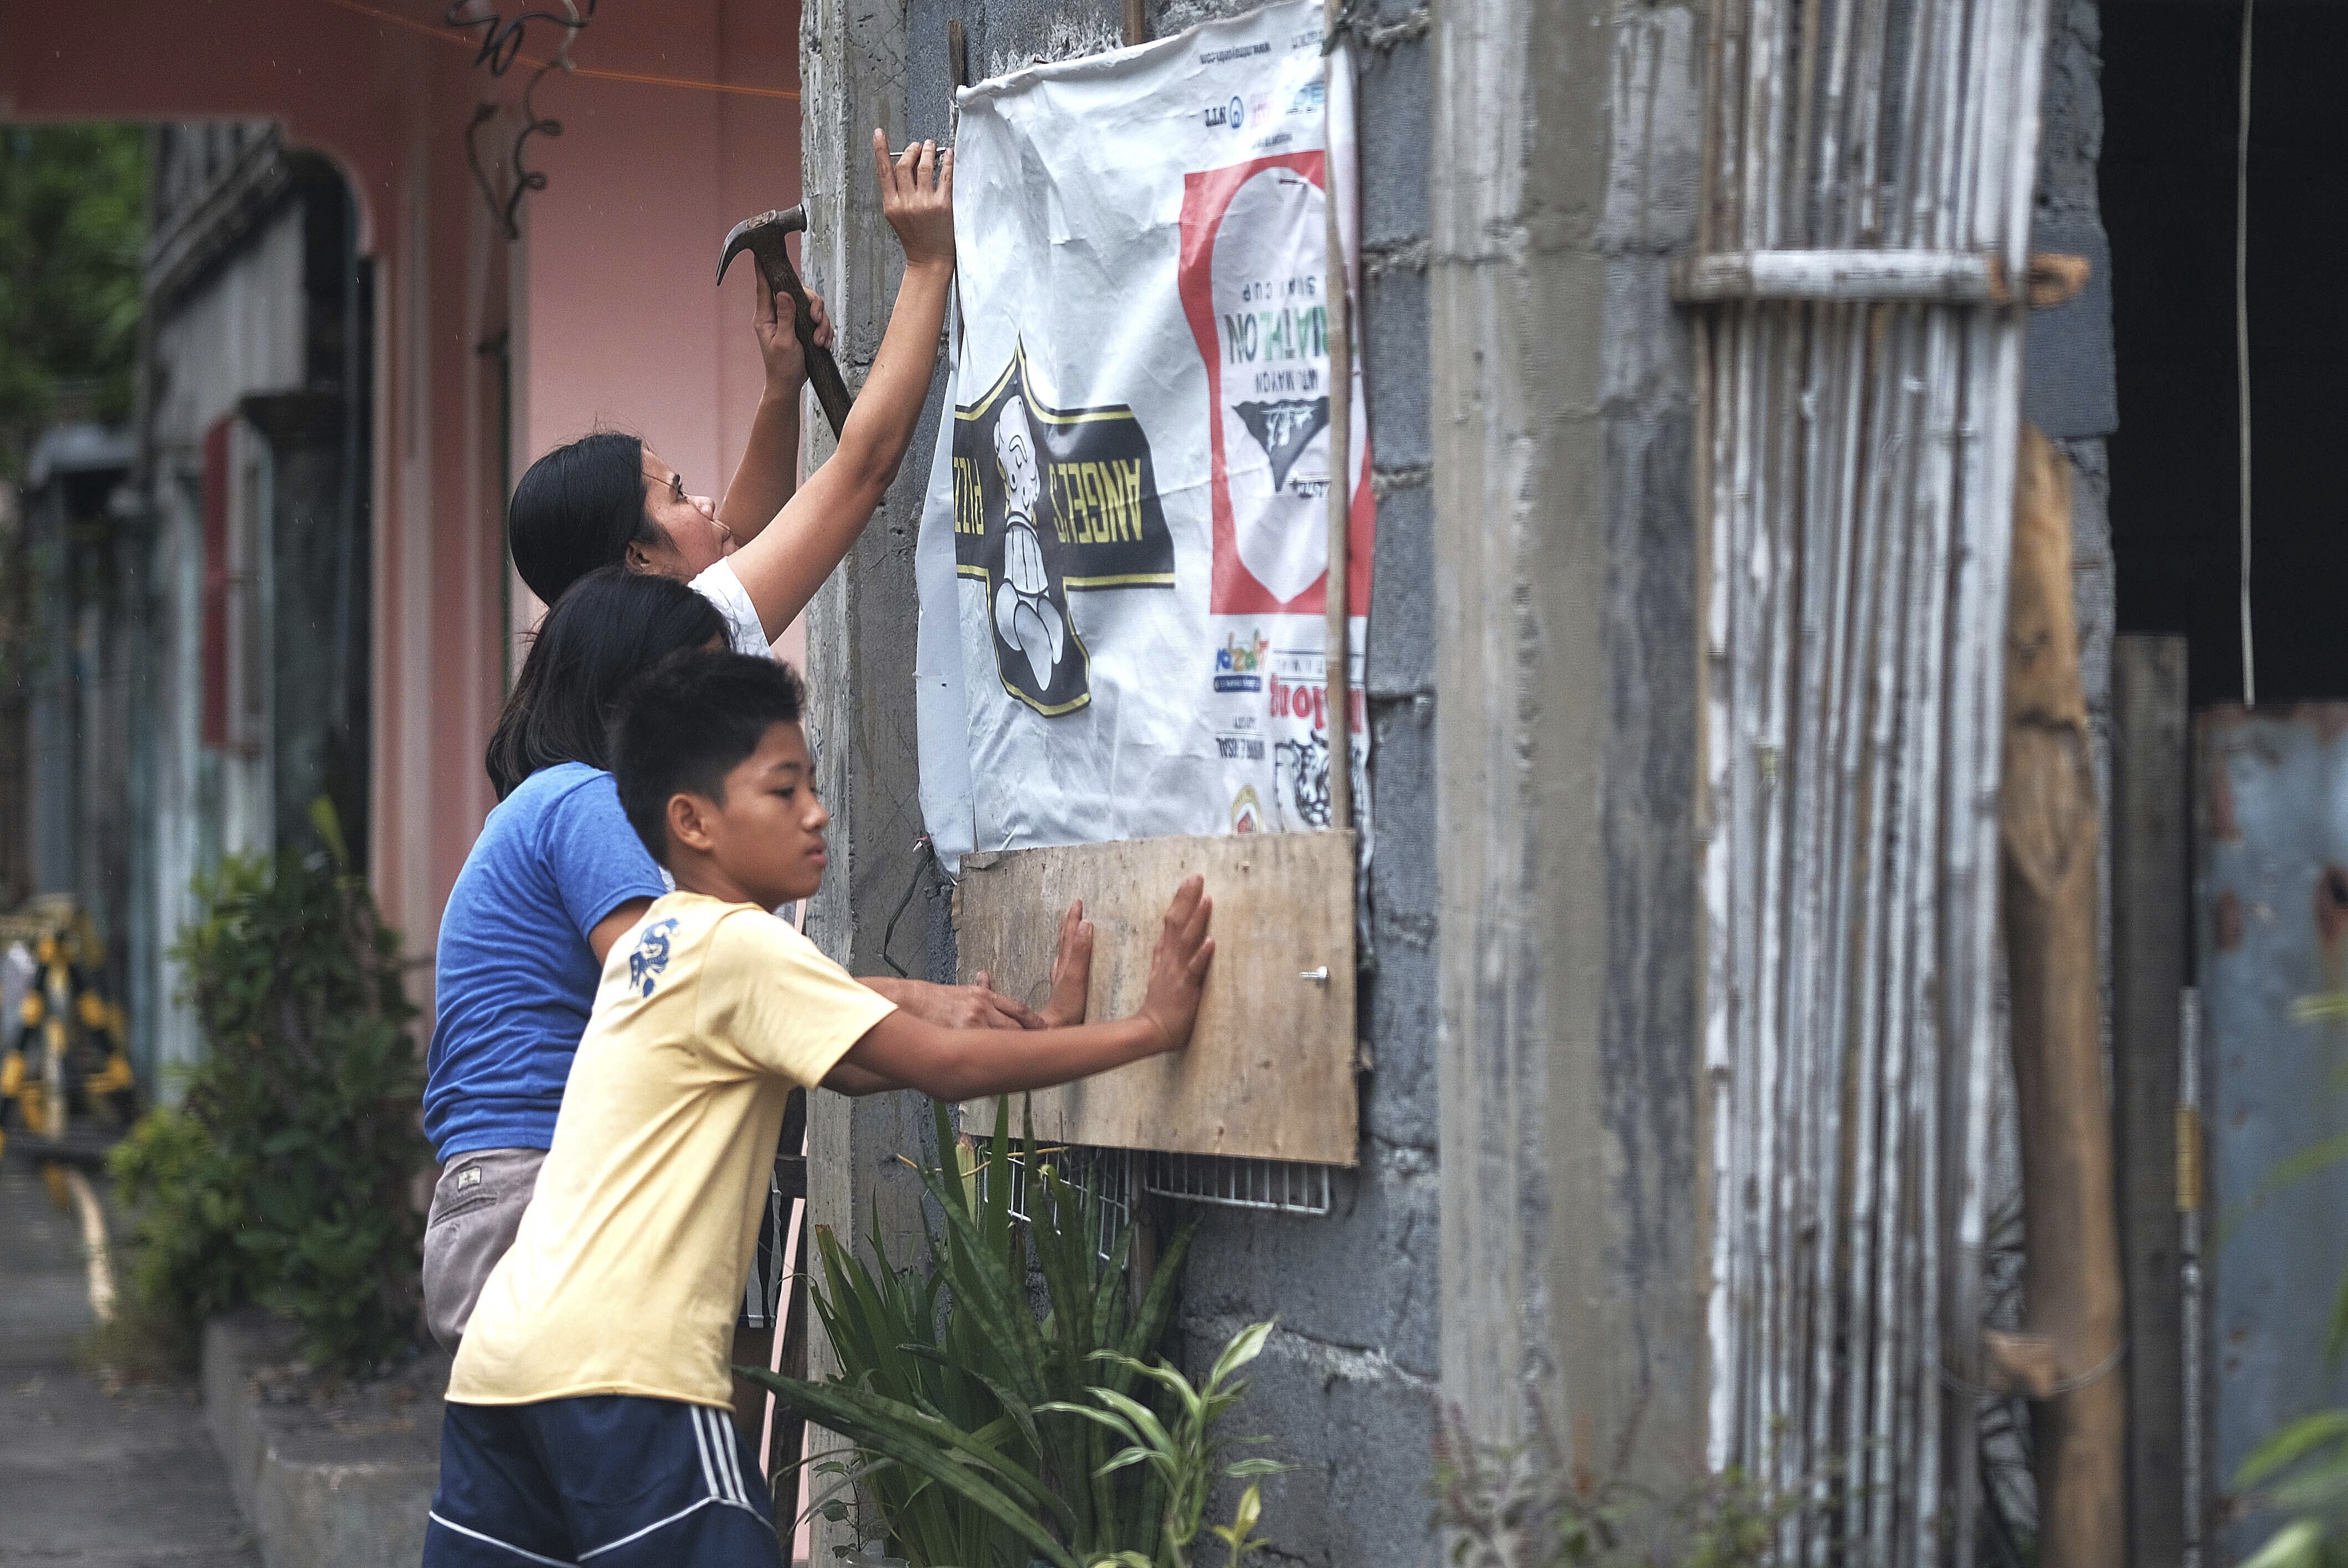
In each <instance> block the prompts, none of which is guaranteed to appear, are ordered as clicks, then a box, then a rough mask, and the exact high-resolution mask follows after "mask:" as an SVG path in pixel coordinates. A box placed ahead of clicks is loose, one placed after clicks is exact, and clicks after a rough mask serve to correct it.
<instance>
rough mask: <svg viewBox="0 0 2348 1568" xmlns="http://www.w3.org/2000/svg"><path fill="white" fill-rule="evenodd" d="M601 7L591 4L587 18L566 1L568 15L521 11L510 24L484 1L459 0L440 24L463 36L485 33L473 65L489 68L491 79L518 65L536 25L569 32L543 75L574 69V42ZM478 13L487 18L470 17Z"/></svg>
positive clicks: (590, 0)
mask: <svg viewBox="0 0 2348 1568" xmlns="http://www.w3.org/2000/svg"><path fill="white" fill-rule="evenodd" d="M598 3H599V0H587V14H586V15H584V16H582V15H580V14H579V7H578V6H576V5H572V4H571V3H570V0H564V3H563V7H562V8H563V11H564V12H565V13H567V15H556V14H555V13H553V12H551V11H521V12H518V13H516V14H515V15H514V19H513V20H512V21H510V22H509V21H507V20H506V19H505V18H504V17H502V16H500V15H498V14H497V13H496V12H495V11H489V10H487V8H486V7H485V6H483V5H482V4H481V0H455V4H453V5H450V6H449V7H448V12H447V13H446V14H445V15H443V16H442V17H441V18H440V20H441V23H442V25H443V26H448V27H453V28H455V29H456V30H458V32H463V31H464V30H465V29H466V28H469V27H479V28H480V29H481V52H480V53H479V54H478V55H475V56H473V64H475V65H477V66H487V67H489V75H491V76H493V77H502V76H504V75H505V74H506V67H509V66H511V65H512V64H513V63H514V57H515V56H518V55H520V53H521V43H522V38H523V36H525V35H526V34H527V32H528V30H529V27H530V24H531V23H532V22H544V23H547V24H549V25H551V26H556V27H561V28H564V29H566V31H565V32H564V34H563V38H562V46H561V47H560V48H558V49H556V50H555V51H554V58H553V59H551V60H548V61H546V62H544V63H542V64H541V65H540V66H539V67H538V68H539V71H540V73H541V75H542V74H544V73H545V72H546V71H547V70H548V69H549V68H550V67H554V66H558V65H559V66H561V67H563V69H565V70H569V69H571V68H572V67H571V64H570V59H569V56H570V54H571V44H572V39H574V38H576V37H578V36H579V35H580V34H582V33H583V32H585V31H586V30H587V24H588V23H590V22H592V21H593V20H594V19H595V7H596V5H597V4H598ZM477 10H478V11H481V12H482V13H483V14H482V15H469V14H468V13H470V12H474V11H477Z"/></svg>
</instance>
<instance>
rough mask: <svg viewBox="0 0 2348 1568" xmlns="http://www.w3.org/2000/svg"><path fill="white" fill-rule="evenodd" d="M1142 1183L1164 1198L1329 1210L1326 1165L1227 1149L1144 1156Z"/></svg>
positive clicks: (1319, 1211)
mask: <svg viewBox="0 0 2348 1568" xmlns="http://www.w3.org/2000/svg"><path fill="white" fill-rule="evenodd" d="M1142 1184H1143V1186H1144V1187H1145V1188H1147V1189H1148V1191H1150V1192H1152V1193H1156V1194H1159V1195H1160V1196H1162V1197H1169V1198H1179V1199H1181V1200H1183V1201H1184V1202H1187V1203H1193V1204H1221V1205H1223V1206H1224V1207H1226V1208H1234V1209H1268V1210H1271V1211H1272V1212H1273V1213H1276V1214H1327V1213H1328V1212H1329V1167H1328V1166H1326V1165H1307V1164H1301V1163H1297V1162H1295V1161H1292V1160H1260V1159H1241V1158H1239V1157H1236V1156H1233V1155H1229V1154H1169V1153H1155V1152H1153V1153H1148V1154H1145V1155H1144V1156H1142Z"/></svg>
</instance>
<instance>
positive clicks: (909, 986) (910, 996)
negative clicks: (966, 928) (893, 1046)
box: [883, 969, 1044, 1029]
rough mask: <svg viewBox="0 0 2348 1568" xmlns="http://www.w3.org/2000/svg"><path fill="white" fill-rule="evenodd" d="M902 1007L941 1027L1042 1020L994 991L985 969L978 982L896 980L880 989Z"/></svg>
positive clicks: (1036, 1025)
mask: <svg viewBox="0 0 2348 1568" xmlns="http://www.w3.org/2000/svg"><path fill="white" fill-rule="evenodd" d="M883 994H885V995H886V996H887V997H888V998H889V999H890V1000H891V1001H893V1002H895V1003H896V1004H897V1005H898V1006H899V1007H901V1008H902V1009H904V1010H905V1011H907V1012H909V1013H911V1014H912V1015H913V1016H914V1017H915V1018H917V1019H921V1020H923V1021H924V1022H927V1023H933V1024H936V1025H937V1026H938V1027H939V1028H941V1029H1041V1028H1043V1027H1044V1020H1042V1019H1040V1018H1037V1017H1036V1016H1035V1013H1034V1012H1033V1011H1032V1010H1030V1009H1027V1008H1025V1007H1024V1006H1022V1005H1021V1004H1019V1003H1018V1002H1015V1001H1014V1000H1012V999H1010V998H1009V997H1006V996H1001V995H998V994H996V992H995V991H994V989H993V987H992V985H991V983H990V979H989V977H988V975H987V973H986V971H985V970H983V969H982V970H980V971H979V974H978V983H977V984H976V985H969V986H938V985H932V984H931V983H930V982H928V981H927V980H899V981H897V982H896V983H895V984H894V985H892V986H891V987H890V988H889V989H888V990H887V991H886V992H885V993H883Z"/></svg>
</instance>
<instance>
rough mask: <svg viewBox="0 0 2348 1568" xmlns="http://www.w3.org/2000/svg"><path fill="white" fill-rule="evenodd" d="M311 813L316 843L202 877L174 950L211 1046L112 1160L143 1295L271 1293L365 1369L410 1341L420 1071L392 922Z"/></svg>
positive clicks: (320, 1362) (347, 1363)
mask: <svg viewBox="0 0 2348 1568" xmlns="http://www.w3.org/2000/svg"><path fill="white" fill-rule="evenodd" d="M312 818H313V821H314V824H315V825H316V827H317V830H318V835H319V842H320V847H319V848H318V849H317V850H315V851H314V852H312V853H311V854H309V855H306V856H298V857H296V856H280V857H278V858H277V859H275V860H270V859H266V858H257V857H256V858H247V857H241V856H232V857H230V858H228V859H227V860H225V861H223V862H222V863H221V866H220V868H219V870H218V871H217V872H215V873H213V874H212V875H211V876H204V877H201V878H199V879H198V882H197V886H196V892H197V897H198V900H199V904H200V907H201V908H200V913H199V916H198V917H197V919H196V920H195V922H194V923H193V924H192V925H191V926H189V927H187V928H186V929H185V930H184V931H183V932H182V933H181V935H180V941H179V944H178V946H177V947H176V948H174V949H173V957H174V958H176V959H177V960H178V962H179V963H180V966H181V968H182V973H183V975H184V977H185V985H186V992H185V994H186V997H187V999H188V1000H189V1001H190V1002H191V1003H192V1005H193V1006H194V1008H195V1009H196V1013H197V1016H198V1018H199V1019H200V1020H201V1023H202V1026H203V1030H204V1033H205V1036H206V1038H207V1040H209V1042H210V1045H211V1053H210V1055H209V1057H208V1058H207V1060H206V1061H204V1062H203V1064H202V1065H201V1066H200V1067H199V1068H197V1069H196V1070H195V1071H194V1072H193V1073H192V1074H191V1076H190V1079H189V1081H188V1086H187V1094H186V1097H185V1100H184V1102H182V1104H181V1106H180V1109H179V1110H178V1111H176V1112H156V1113H154V1114H153V1115H150V1116H149V1118H148V1119H147V1120H146V1122H143V1123H142V1124H141V1125H140V1126H139V1129H138V1130H137V1131H136V1132H134V1133H133V1135H132V1136H131V1137H130V1138H129V1140H128V1141H126V1143H124V1144H123V1145H122V1146H121V1148H120V1149H119V1150H118V1152H117V1154H116V1156H115V1162H114V1169H115V1173H116V1175H117V1176H118V1179H120V1180H121V1181H122V1183H123V1190H124V1194H125V1195H126V1197H127V1198H128V1199H129V1201H130V1203H131V1204H132V1207H133V1211H134V1227H135V1234H136V1237H137V1240H138V1243H139V1248H140V1253H141V1258H142V1262H141V1265H140V1271H139V1277H138V1280H137V1282H136V1283H137V1286H138V1288H139V1291H140V1292H141V1295H142V1297H143V1298H145V1299H147V1300H149V1301H150V1302H153V1303H155V1304H157V1305H159V1306H168V1307H172V1308H174V1309H176V1310H178V1311H180V1312H182V1313H184V1314H187V1315H189V1316H191V1317H201V1316H203V1315H206V1314H210V1313H215V1312H221V1311H225V1310H227V1309H229V1308H231V1307H236V1306H239V1305H242V1304H243V1303H244V1302H247V1301H255V1302H259V1303H261V1304H262V1305H263V1306H265V1307H271V1308H273V1309H275V1310H278V1311H282V1312H284V1313H287V1314H289V1315H290V1316H292V1317H293V1319H294V1320H295V1321H296V1322H297V1323H298V1324H299V1325H300V1327H301V1330H302V1342H303V1351H304V1355H305V1356H306V1357H307V1358H309V1359H310V1360H311V1361H312V1362H313V1363H314V1364H315V1365H317V1366H319V1367H321V1368H326V1369H329V1370H331V1371H333V1372H335V1373H340V1374H352V1375H357V1374H364V1373H366V1372H367V1371H370V1370H372V1369H374V1368H376V1367H378V1366H380V1365H381V1364H382V1363H383V1362H385V1361H386V1360H388V1359H389V1358H392V1357H394V1356H396V1355H397V1354H399V1353H400V1352H402V1351H404V1350H405V1349H407V1348H408V1347H409V1346H411V1345H412V1344H413V1343H414V1340H415V1329H416V1291H417V1273H418V1244H419V1240H420V1235H421V1224H420V1221H419V1219H418V1217H417V1214H416V1210H415V1205H414V1204H413V1203H412V1202H411V1201H410V1200H409V1196H408V1184H409V1182H410V1180H411V1179H412V1177H413V1176H414V1174H415V1173H416V1172H417V1170H419V1169H421V1168H422V1167H423V1165H424V1164H425V1163H426V1161H427V1151H426V1148H425V1145H424V1141H423V1137H422V1134H421V1133H420V1132H418V1130H417V1114H416V1112H417V1097H418V1095H419V1094H420V1092H421V1090H422V1076H423V1075H422V1069H421V1064H420V1062H419V1061H418V1059H417V1050H416V1043H415V1040H413V1038H412V1037H411V1036H410V1034H409V1030H408V1026H409V1023H410V1021H411V1020H413V1018H414V1017H415V1009H414V1008H413V1007H412V1006H411V1005H410V1004H409V1002H408V1000H407V995H406V993H405V992H404V991H403V989H401V985H400V964H399V938H398V935H397V933H396V932H394V931H391V930H389V929H387V928H386V927H385V926H384V925H383V924H382V922H381V920H380V919H379V918H378V917H377V916H376V907H375V901H374V899H373V898H372V897H369V895H368V893H367V889H366V883H365V881H364V880H363V879H362V878H360V877H359V876H356V875H355V874H354V873H353V872H352V871H351V870H350V867H349V855H348V851H347V849H346V847H345V845H344V843H343V837H342V833H341V829H340V827H339V825H337V824H336V822H335V818H334V815H333V812H332V811H331V809H329V808H327V807H326V805H325V804H324V802H323V801H322V802H320V803H318V804H317V805H315V806H314V807H313V808H312Z"/></svg>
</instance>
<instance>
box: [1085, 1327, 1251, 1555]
mask: <svg viewBox="0 0 2348 1568" xmlns="http://www.w3.org/2000/svg"><path fill="white" fill-rule="evenodd" d="M1276 1322H1277V1319H1271V1320H1267V1321H1265V1322H1262V1323H1256V1324H1251V1325H1250V1326H1249V1327H1245V1328H1242V1329H1241V1330H1240V1331H1239V1333H1237V1334H1236V1335H1234V1336H1232V1337H1231V1343H1230V1344H1228V1345H1225V1346H1224V1347H1223V1351H1222V1354H1221V1355H1220V1356H1218V1357H1216V1358H1215V1365H1214V1368H1213V1369H1212V1370H1210V1372H1209V1373H1208V1374H1207V1382H1206V1386H1205V1387H1204V1388H1193V1387H1192V1386H1191V1384H1190V1380H1189V1378H1185V1377H1184V1376H1182V1374H1181V1373H1180V1372H1179V1371H1178V1370H1177V1369H1176V1368H1174V1367H1173V1366H1172V1365H1171V1364H1170V1363H1169V1362H1167V1361H1166V1360H1165V1359H1164V1358H1159V1361H1158V1362H1157V1364H1156V1365H1154V1366H1151V1365H1148V1364H1145V1363H1143V1362H1141V1361H1138V1360H1136V1359H1134V1358H1132V1357H1130V1356H1121V1355H1118V1354H1117V1352H1115V1351H1113V1350H1100V1351H1096V1352H1095V1353H1094V1356H1093V1358H1094V1359H1095V1360H1097V1361H1105V1362H1107V1363H1109V1364H1111V1365H1113V1366H1117V1367H1122V1368H1126V1369H1127V1370H1128V1371H1130V1372H1132V1373H1134V1374H1136V1375H1138V1376H1140V1377H1144V1378H1150V1379H1151V1380H1152V1381H1154V1382H1156V1383H1157V1384H1158V1385H1159V1387H1160V1388H1162V1389H1165V1390H1166V1391H1167V1392H1168V1393H1169V1394H1171V1395H1172V1396H1173V1399H1174V1420H1173V1424H1172V1425H1171V1426H1169V1425H1168V1424H1167V1423H1166V1422H1164V1421H1161V1420H1160V1419H1159V1417H1158V1413H1157V1412H1156V1411H1154V1410H1152V1409H1150V1408H1149V1407H1148V1406H1147V1405H1145V1404H1143V1403H1142V1402H1141V1401H1140V1400H1138V1399H1134V1398H1133V1397H1132V1396H1131V1395H1129V1394H1126V1393H1122V1392H1119V1391H1118V1390H1117V1389H1110V1388H1103V1387H1099V1386H1097V1385H1096V1386H1094V1387H1092V1388H1089V1389H1086V1392H1087V1393H1089V1394H1090V1395H1092V1397H1093V1399H1095V1400H1096V1401H1097V1404H1096V1405H1079V1404H1073V1403H1068V1402H1058V1403H1054V1404H1049V1405H1045V1406H1042V1407H1040V1409H1045V1410H1050V1411H1055V1412H1062V1413H1066V1414H1068V1415H1075V1416H1082V1417H1083V1418H1085V1419H1086V1420H1089V1421H1093V1422H1096V1423H1097V1424H1098V1425H1100V1426H1102V1427H1104V1428H1106V1429H1107V1430H1109V1431H1110V1432H1112V1433H1114V1434H1116V1436H1117V1438H1119V1439H1120V1440H1123V1441H1124V1443H1125V1444H1126V1446H1125V1447H1124V1448H1122V1449H1120V1450H1117V1453H1116V1454H1114V1455H1113V1456H1111V1457H1110V1459H1109V1460H1108V1462H1107V1463H1106V1464H1104V1465H1103V1466H1102V1467H1101V1471H1100V1473H1101V1474H1103V1475H1108V1474H1111V1473H1113V1472H1115V1471H1120V1470H1123V1469H1125V1468H1127V1467H1128V1466H1129V1465H1147V1466H1148V1467H1149V1468H1150V1469H1151V1470H1152V1471H1156V1472H1157V1480H1158V1482H1159V1486H1160V1487H1161V1488H1162V1489H1163V1490H1164V1492H1165V1497H1166V1512H1165V1517H1164V1521H1163V1523H1162V1524H1161V1525H1160V1527H1159V1528H1160V1534H1159V1541H1158V1542H1157V1548H1158V1549H1157V1551H1156V1553H1144V1552H1138V1551H1134V1550H1131V1549H1128V1550H1125V1551H1119V1552H1113V1553H1101V1554H1099V1555H1097V1556H1096V1557H1095V1558H1094V1559H1093V1565H1094V1568H1099V1565H1100V1564H1106V1563H1114V1564H1116V1565H1117V1568H1189V1561H1190V1542H1193V1541H1196V1540H1197V1539H1198V1538H1199V1533H1200V1526H1201V1524H1202V1523H1203V1522H1204V1521H1205V1519H1206V1512H1207V1494H1208V1493H1209V1491H1211V1490H1212V1489H1213V1487H1214V1484H1215V1482H1216V1481H1219V1480H1222V1479H1225V1478H1229V1479H1231V1480H1233V1481H1248V1482H1249V1485H1248V1488H1247V1490H1246V1491H1244V1492H1242V1493H1241V1496H1240V1501H1239V1506H1238V1510H1237V1512H1236V1513H1235V1514H1234V1516H1233V1518H1232V1521H1231V1523H1230V1524H1229V1525H1220V1524H1219V1525H1216V1526H1215V1527H1214V1533H1215V1535H1216V1536H1217V1537H1218V1538H1220V1540H1221V1541H1222V1542H1223V1544H1224V1546H1225V1547H1226V1549H1228V1551H1229V1552H1230V1553H1231V1558H1230V1560H1231V1568H1238V1565H1239V1564H1240V1563H1241V1562H1242V1561H1244V1560H1245V1559H1246V1557H1247V1556H1248V1555H1249V1554H1250V1553H1252V1552H1254V1551H1255V1549H1256V1548H1257V1546H1258V1545H1259V1544H1261V1543H1260V1542H1256V1541H1255V1540H1254V1538H1253V1536H1254V1531H1255V1526H1256V1523H1257V1521H1258V1520H1259V1519H1260V1518H1261V1517H1262V1512H1263V1498H1262V1493H1261V1492H1260V1491H1258V1490H1257V1488H1256V1485H1255V1483H1254V1481H1253V1480H1252V1478H1253V1477H1256V1476H1264V1475H1278V1474H1279V1473H1280V1472H1281V1471H1284V1470H1286V1469H1287V1468H1288V1467H1287V1466H1286V1465H1284V1464H1282V1463H1280V1462H1279V1461H1278V1460H1268V1459H1243V1460H1238V1461H1236V1462H1231V1463H1227V1462H1225V1461H1226V1460H1227V1459H1228V1458H1229V1455H1230V1452H1231V1450H1232V1449H1233V1448H1237V1447H1241V1446H1244V1445H1249V1444H1253V1443H1260V1442H1264V1441H1268V1440H1267V1439H1263V1438H1232V1437H1229V1436H1227V1435H1225V1434H1224V1432H1223V1430H1222V1425H1223V1422H1224V1419H1225V1418H1227V1417H1228V1416H1229V1415H1230V1414H1231V1410H1232V1409H1233V1407H1235V1406H1237V1405H1238V1404H1239V1402H1240V1400H1241V1399H1242V1398H1244V1397H1245V1395H1246V1393H1247V1379H1246V1378H1241V1377H1240V1376H1239V1370H1240V1368H1242V1367H1244V1366H1246V1365H1247V1364H1248V1363H1249V1362H1251V1361H1252V1360H1254V1359H1255V1358H1257V1357H1258V1356H1260V1355H1262V1353H1263V1343H1264V1341H1265V1340H1266V1339H1269V1338H1270V1337H1272V1328H1273V1327H1274V1325H1275V1323H1276Z"/></svg>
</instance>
